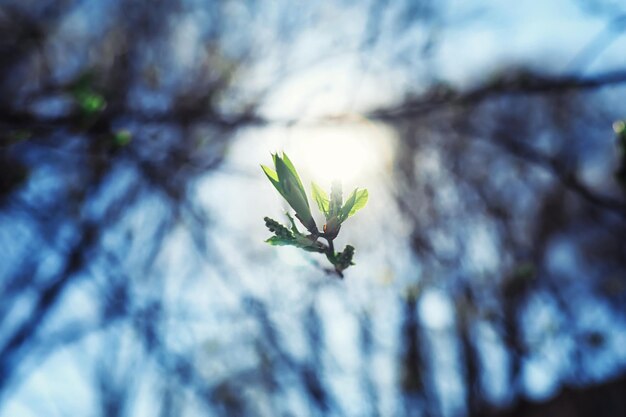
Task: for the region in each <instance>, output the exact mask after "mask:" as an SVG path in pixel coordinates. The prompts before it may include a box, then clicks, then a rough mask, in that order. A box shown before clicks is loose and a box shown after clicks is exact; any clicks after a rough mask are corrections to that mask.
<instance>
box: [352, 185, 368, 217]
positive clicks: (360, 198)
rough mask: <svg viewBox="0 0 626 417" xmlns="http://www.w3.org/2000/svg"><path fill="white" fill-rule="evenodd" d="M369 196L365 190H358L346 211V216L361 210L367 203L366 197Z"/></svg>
mask: <svg viewBox="0 0 626 417" xmlns="http://www.w3.org/2000/svg"><path fill="white" fill-rule="evenodd" d="M368 198H369V193H368V192H367V190H359V191H357V192H356V199H355V201H354V206H352V209H351V210H350V212H349V213H348V217H352V216H354V214H355V213H356V212H357V211H359V210H361V209H362V208H363V207H365V205H366V204H367V199H368Z"/></svg>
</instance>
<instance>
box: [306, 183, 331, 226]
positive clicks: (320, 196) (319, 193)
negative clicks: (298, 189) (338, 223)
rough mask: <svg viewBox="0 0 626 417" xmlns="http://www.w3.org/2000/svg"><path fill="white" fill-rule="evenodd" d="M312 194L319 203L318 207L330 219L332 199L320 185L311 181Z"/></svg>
mask: <svg viewBox="0 0 626 417" xmlns="http://www.w3.org/2000/svg"><path fill="white" fill-rule="evenodd" d="M311 195H312V196H313V200H315V202H316V203H317V207H318V208H319V209H320V211H321V212H322V213H324V216H325V217H326V218H327V219H328V217H329V212H330V200H329V199H328V194H326V191H324V190H323V189H322V188H321V187H320V186H319V185H317V184H316V183H314V182H311Z"/></svg>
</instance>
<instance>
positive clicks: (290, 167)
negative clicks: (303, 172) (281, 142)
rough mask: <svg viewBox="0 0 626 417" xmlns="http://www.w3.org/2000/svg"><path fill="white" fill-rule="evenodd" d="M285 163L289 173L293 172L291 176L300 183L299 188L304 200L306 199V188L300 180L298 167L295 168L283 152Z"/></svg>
mask: <svg viewBox="0 0 626 417" xmlns="http://www.w3.org/2000/svg"><path fill="white" fill-rule="evenodd" d="M283 162H284V163H285V165H286V166H287V168H289V171H290V172H291V174H292V175H293V176H294V177H295V179H296V181H297V182H298V188H299V189H300V191H301V192H302V194H303V195H304V198H305V199H306V191H305V190H304V186H303V185H302V181H301V180H300V176H299V175H298V171H296V167H294V166H293V163H292V162H291V159H289V157H288V156H287V154H286V153H285V152H283Z"/></svg>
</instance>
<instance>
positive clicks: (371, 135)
mask: <svg viewBox="0 0 626 417" xmlns="http://www.w3.org/2000/svg"><path fill="white" fill-rule="evenodd" d="M290 136H291V137H290V140H289V141H288V143H287V144H286V146H285V151H287V152H288V154H289V156H290V157H291V159H292V160H293V161H294V164H295V165H296V168H297V169H299V170H301V171H302V173H303V174H304V175H305V176H307V177H309V178H310V179H311V180H312V181H315V182H317V183H319V184H320V185H321V186H323V187H324V188H325V189H328V188H329V187H330V184H331V183H332V181H334V180H339V181H341V182H342V183H343V184H344V185H345V184H349V185H352V184H356V185H361V186H364V184H365V183H367V182H368V181H367V179H368V178H371V177H372V176H374V175H376V173H379V172H380V171H381V170H382V169H384V168H385V167H386V166H388V164H389V162H390V159H391V143H390V141H391V138H392V136H391V134H390V132H389V131H387V130H385V129H383V128H381V127H377V126H376V125H374V124H372V123H369V122H366V121H357V122H355V123H352V122H350V123H349V124H345V125H332V126H320V127H315V128H296V129H295V130H293V131H292V133H291V135H290Z"/></svg>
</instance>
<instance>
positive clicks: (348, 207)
mask: <svg viewBox="0 0 626 417" xmlns="http://www.w3.org/2000/svg"><path fill="white" fill-rule="evenodd" d="M358 190H359V189H358V188H356V189H355V190H354V191H352V193H350V197H348V199H347V200H346V204H344V205H343V207H342V208H341V211H340V212H339V216H338V217H339V221H340V222H344V221H345V220H346V219H347V218H348V216H349V214H350V211H352V208H353V207H354V204H355V203H356V193H357V191H358Z"/></svg>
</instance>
